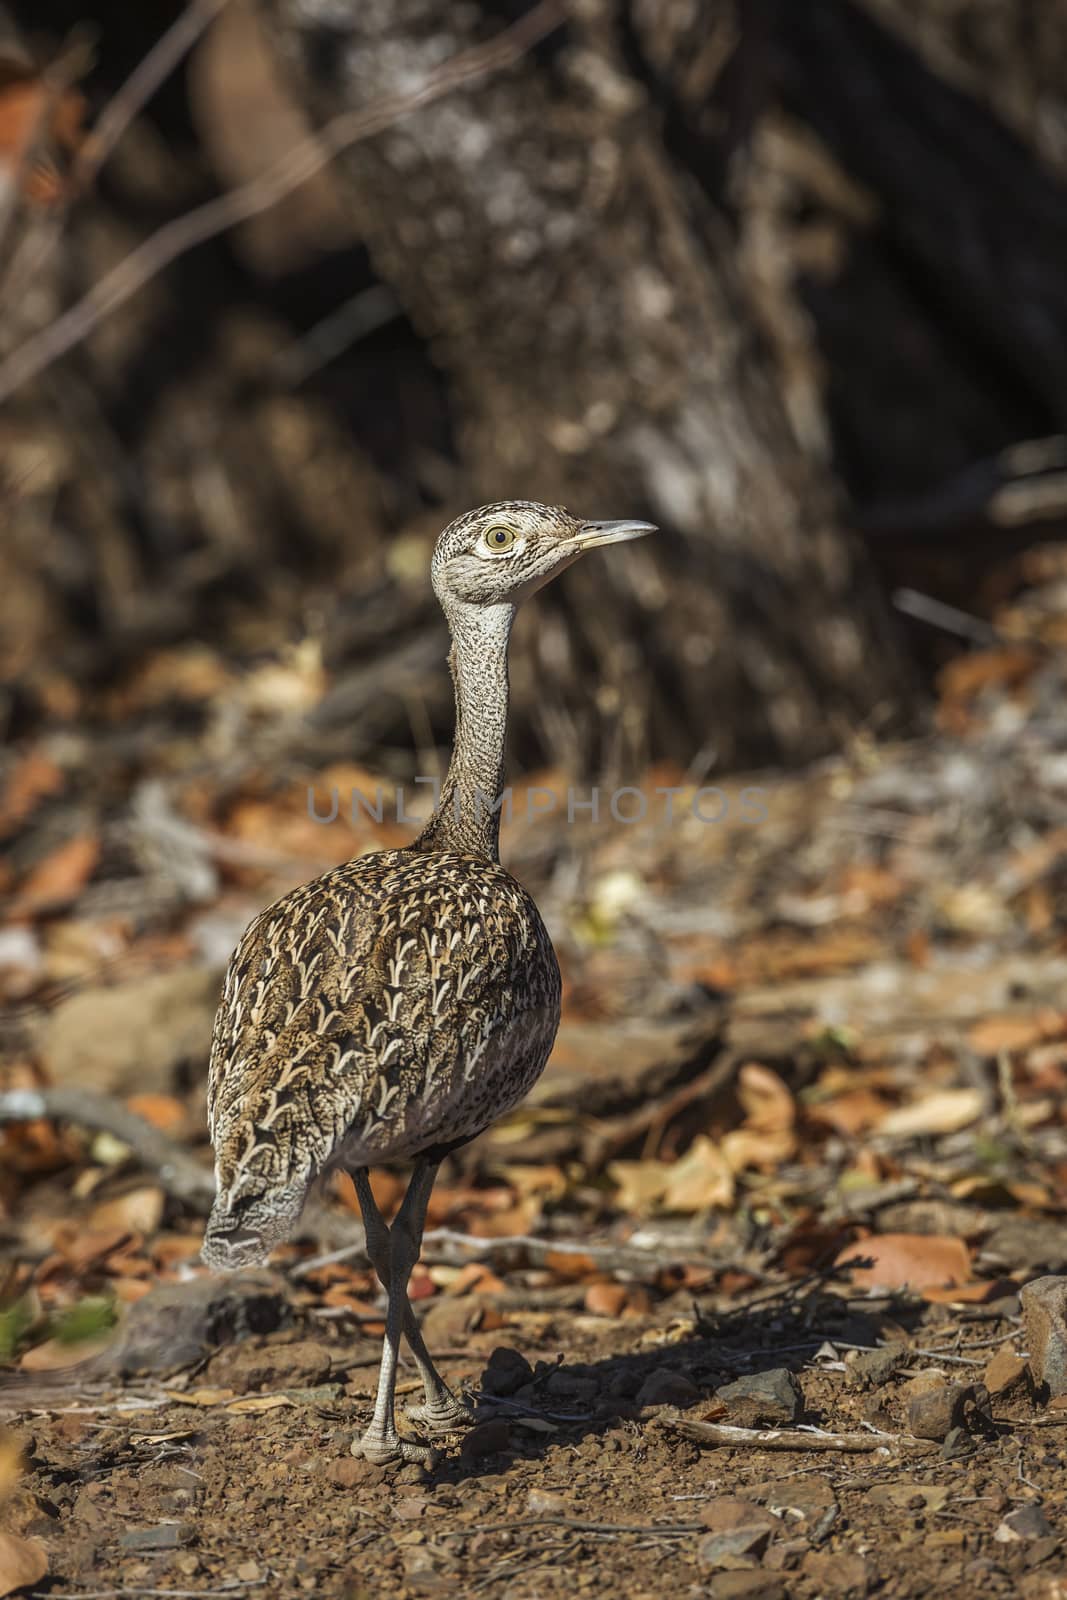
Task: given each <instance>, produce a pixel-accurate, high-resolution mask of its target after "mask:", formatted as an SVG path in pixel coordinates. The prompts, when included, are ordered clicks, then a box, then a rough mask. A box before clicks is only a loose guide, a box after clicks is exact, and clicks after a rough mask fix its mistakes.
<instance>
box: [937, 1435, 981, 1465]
mask: <svg viewBox="0 0 1067 1600" xmlns="http://www.w3.org/2000/svg"><path fill="white" fill-rule="evenodd" d="M974 1451H975V1443H974V1440H973V1439H972V1438H971V1436H970V1434H969V1433H968V1432H967V1429H966V1428H950V1429H949V1430H948V1432H947V1433H946V1435H945V1442H944V1444H943V1445H942V1446H941V1459H942V1461H958V1460H959V1459H960V1457H961V1456H973V1454H974Z"/></svg>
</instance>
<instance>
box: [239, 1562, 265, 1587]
mask: <svg viewBox="0 0 1067 1600" xmlns="http://www.w3.org/2000/svg"><path fill="white" fill-rule="evenodd" d="M237 1576H238V1577H239V1578H240V1580H241V1582H242V1583H258V1582H259V1579H260V1570H259V1566H258V1564H257V1563H256V1562H255V1561H242V1562H241V1563H240V1565H239V1566H238V1568H237Z"/></svg>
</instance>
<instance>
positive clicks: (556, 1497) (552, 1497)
mask: <svg viewBox="0 0 1067 1600" xmlns="http://www.w3.org/2000/svg"><path fill="white" fill-rule="evenodd" d="M526 1510H527V1511H528V1512H529V1514H530V1516H531V1517H564V1516H566V1515H567V1512H568V1511H569V1510H570V1507H569V1506H568V1504H567V1502H566V1500H565V1499H564V1498H563V1496H562V1495H561V1494H554V1493H553V1492H552V1490H551V1489H531V1490H530V1492H529V1494H528V1495H527V1496H526Z"/></svg>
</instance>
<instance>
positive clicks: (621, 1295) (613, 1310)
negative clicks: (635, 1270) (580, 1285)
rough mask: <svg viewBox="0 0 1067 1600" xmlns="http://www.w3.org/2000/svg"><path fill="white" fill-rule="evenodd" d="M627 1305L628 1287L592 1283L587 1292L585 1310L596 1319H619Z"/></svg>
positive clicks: (616, 1284) (619, 1284)
mask: <svg viewBox="0 0 1067 1600" xmlns="http://www.w3.org/2000/svg"><path fill="white" fill-rule="evenodd" d="M625 1304H626V1285H625V1284H622V1283H591V1284H590V1285H589V1287H588V1289H587V1290H586V1291H585V1309H586V1310H587V1311H588V1312H589V1314H590V1316H594V1317H617V1316H618V1315H619V1314H620V1312H621V1311H622V1308H623V1307H624V1306H625Z"/></svg>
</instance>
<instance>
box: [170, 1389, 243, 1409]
mask: <svg viewBox="0 0 1067 1600" xmlns="http://www.w3.org/2000/svg"><path fill="white" fill-rule="evenodd" d="M164 1393H165V1394H166V1397H167V1399H168V1400H173V1401H174V1402H175V1403H176V1404H177V1405H180V1406H221V1405H224V1404H225V1402H226V1401H227V1400H232V1399H233V1398H234V1393H233V1390H232V1389H166V1390H164Z"/></svg>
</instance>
